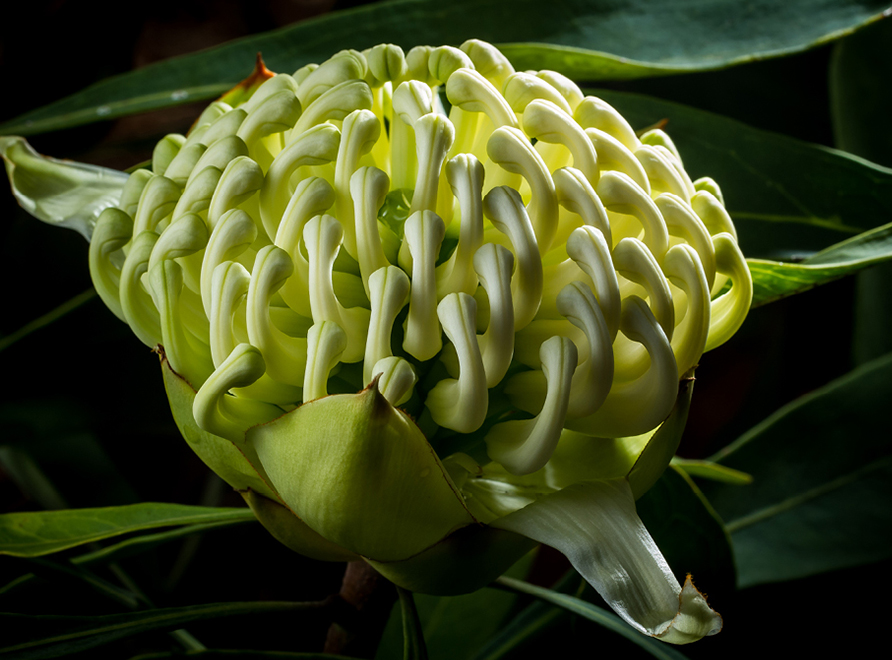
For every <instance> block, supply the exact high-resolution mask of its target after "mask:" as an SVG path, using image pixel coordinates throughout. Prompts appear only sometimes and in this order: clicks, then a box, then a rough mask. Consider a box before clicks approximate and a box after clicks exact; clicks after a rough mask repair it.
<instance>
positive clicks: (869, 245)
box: [747, 223, 892, 307]
mask: <svg viewBox="0 0 892 660" xmlns="http://www.w3.org/2000/svg"><path fill="white" fill-rule="evenodd" d="M889 259H892V223H889V224H886V225H883V226H882V227H877V228H876V229H873V230H870V231H866V232H864V233H862V234H858V235H857V236H855V237H853V238H850V239H848V240H845V241H842V242H840V243H837V244H836V245H833V246H831V247H829V248H827V249H826V250H822V251H821V252H818V253H817V254H815V255H813V256H811V257H809V258H807V259H805V260H803V261H802V262H801V263H783V262H778V261H764V260H760V259H749V260H748V261H747V263H748V264H749V269H750V273H751V274H752V276H753V307H758V306H759V305H764V304H765V303H769V302H772V301H774V300H778V299H780V298H784V297H786V296H791V295H793V294H795V293H802V292H803V291H806V290H808V289H811V288H813V287H816V286H818V285H820V284H824V283H826V282H830V281H831V280H835V279H839V278H840V277H844V276H846V275H851V274H852V273H855V272H858V271H860V270H862V269H863V268H866V267H867V266H872V265H874V264H877V263H881V262H883V261H888V260H889Z"/></svg>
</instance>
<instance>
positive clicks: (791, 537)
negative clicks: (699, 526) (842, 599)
mask: <svg viewBox="0 0 892 660" xmlns="http://www.w3.org/2000/svg"><path fill="white" fill-rule="evenodd" d="M815 359H820V353H817V354H816V355H815ZM890 401H892V354H889V355H887V356H885V357H883V358H880V359H878V360H874V361H873V362H871V363H869V364H867V365H865V366H863V367H860V368H858V369H856V370H854V371H852V372H851V373H849V374H846V375H845V376H843V377H842V378H839V379H837V380H835V381H833V382H831V383H830V384H828V385H827V386H825V387H823V388H821V389H819V390H816V391H815V392H812V393H811V394H808V395H806V396H804V397H802V398H800V399H798V400H796V401H794V402H792V403H790V404H789V405H787V406H785V407H784V408H782V409H780V410H779V411H777V412H776V413H775V414H774V415H772V416H770V417H769V418H768V419H766V420H765V421H764V422H762V423H761V424H759V425H757V426H756V427H754V428H753V429H751V430H750V431H749V432H747V433H746V434H744V435H743V436H741V437H740V438H739V439H737V440H736V441H735V442H733V443H732V444H731V445H729V446H728V447H726V448H725V449H723V450H722V451H721V452H719V453H718V454H716V455H715V456H713V457H712V460H716V461H719V462H721V463H722V464H723V465H727V466H729V467H732V468H734V469H738V470H743V471H745V472H748V473H750V474H752V475H753V483H752V484H751V485H749V486H743V487H741V486H727V485H724V484H716V483H704V484H703V490H704V492H705V493H706V495H707V496H708V497H709V500H710V501H711V502H712V504H713V506H715V508H716V510H717V511H718V513H719V514H720V515H721V516H722V518H723V519H724V520H725V523H726V526H727V529H728V530H729V531H730V533H731V538H732V541H733V544H734V554H735V557H736V560H737V568H738V584H739V585H740V586H741V587H748V586H752V585H756V584H761V583H764V582H775V581H780V580H792V579H795V578H799V577H803V576H806V575H812V574H815V573H819V572H822V571H828V570H833V569H838V568H844V567H849V566H856V565H859V564H864V563H869V562H875V561H879V560H882V559H886V558H889V557H890V556H892V550H890V549H892V546H890V544H889V538H890V535H892V509H890V508H889V501H890V497H892V443H890V442H889V422H888V409H889V402H890Z"/></svg>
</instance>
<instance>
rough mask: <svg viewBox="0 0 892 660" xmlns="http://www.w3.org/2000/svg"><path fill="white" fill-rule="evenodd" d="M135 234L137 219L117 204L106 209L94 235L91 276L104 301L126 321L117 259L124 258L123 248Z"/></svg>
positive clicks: (100, 216)
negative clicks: (115, 206)
mask: <svg viewBox="0 0 892 660" xmlns="http://www.w3.org/2000/svg"><path fill="white" fill-rule="evenodd" d="M132 234H133V220H131V219H130V216H129V215H127V214H126V213H124V212H123V211H121V210H120V209H116V208H114V207H111V208H107V209H105V210H104V211H103V212H102V213H101V214H100V215H99V219H98V220H97V221H96V227H94V229H93V237H92V238H91V239H90V258H89V263H90V277H91V279H92V280H93V286H95V287H96V292H97V293H98V294H99V297H100V298H102V302H104V303H105V306H106V307H108V308H109V309H110V310H111V311H112V313H113V314H114V315H115V316H117V317H118V318H119V319H121V320H122V321H126V316H125V315H124V310H123V308H122V307H121V301H120V294H119V293H118V292H119V289H120V286H121V270H120V266H118V265H116V264H115V263H114V262H115V259H116V258H117V260H118V261H122V260H123V254H122V253H120V252H119V251H120V249H121V248H123V247H124V246H125V245H126V244H127V243H128V242H129V241H130V237H131V236H132Z"/></svg>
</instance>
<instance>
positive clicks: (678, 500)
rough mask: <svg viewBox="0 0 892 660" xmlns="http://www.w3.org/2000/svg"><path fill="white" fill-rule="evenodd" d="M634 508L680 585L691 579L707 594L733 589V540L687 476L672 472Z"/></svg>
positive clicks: (677, 471) (675, 469)
mask: <svg viewBox="0 0 892 660" xmlns="http://www.w3.org/2000/svg"><path fill="white" fill-rule="evenodd" d="M635 508H636V509H637V510H638V515H639V517H640V518H641V520H642V522H644V525H645V527H647V531H649V532H650V534H651V536H652V537H653V539H654V541H656V543H657V547H659V548H660V552H662V553H663V556H664V557H665V558H666V561H667V562H668V563H669V566H670V567H671V568H672V571H673V572H674V573H675V577H676V578H677V579H678V581H679V582H680V583H684V579H685V576H686V575H687V574H688V573H691V574H693V577H694V580H695V581H696V583H697V584H698V585H700V586H702V587H703V588H704V590H705V591H707V592H709V593H713V592H716V591H724V592H729V591H731V590H732V589H733V587H734V583H735V569H734V558H733V556H732V552H731V540H730V538H728V535H727V533H726V532H725V529H724V527H723V526H722V522H721V520H720V519H719V518H718V516H717V515H716V513H715V511H714V510H713V508H712V506H711V505H710V504H709V502H708V501H707V500H706V498H704V497H703V494H702V493H701V492H700V489H699V488H698V487H697V486H696V485H695V484H694V482H693V481H692V480H691V478H690V477H689V476H688V475H687V474H685V473H684V472H683V471H682V470H680V469H679V468H678V467H676V466H670V468H669V469H668V470H666V472H664V473H663V476H662V477H661V478H660V480H659V481H658V482H657V483H656V484H655V485H654V487H653V488H651V489H650V490H649V491H647V493H645V494H644V496H642V497H641V499H639V500H638V501H637V502H636V503H635Z"/></svg>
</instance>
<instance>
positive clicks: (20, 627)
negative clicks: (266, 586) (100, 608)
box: [0, 602, 321, 660]
mask: <svg viewBox="0 0 892 660" xmlns="http://www.w3.org/2000/svg"><path fill="white" fill-rule="evenodd" d="M320 609H321V608H320V604H318V603H281V602H258V603H211V604H208V605H188V606H186V607H169V608H165V609H157V610H147V611H141V612H130V613H127V614H111V615H107V616H49V615H30V614H11V613H0V624H2V626H3V630H4V631H5V632H4V635H3V641H2V642H0V643H2V644H3V648H0V655H3V657H4V658H7V659H8V660H14V659H23V658H55V657H57V656H59V655H65V654H68V653H74V652H77V651H82V650H85V649H90V648H95V647H97V646H101V645H103V644H108V643H110V642H113V641H115V640H118V639H122V638H124V637H130V636H132V635H138V634H140V633H145V632H152V631H163V630H176V629H178V628H180V627H182V626H184V625H186V624H189V623H192V622H194V621H204V620H208V619H220V618H223V617H232V616H244V615H250V614H272V613H294V614H295V615H302V616H304V617H306V615H307V614H309V613H312V612H314V611H320Z"/></svg>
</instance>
